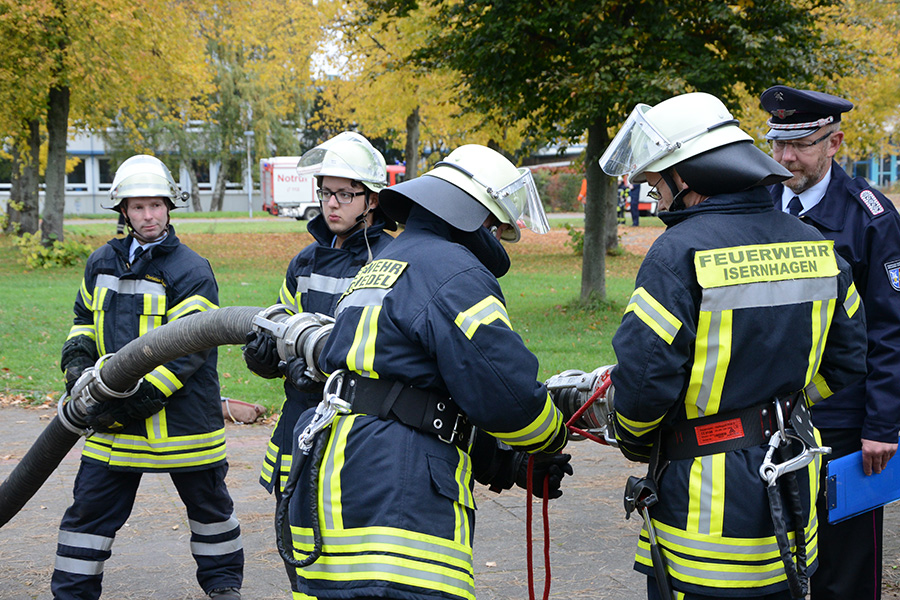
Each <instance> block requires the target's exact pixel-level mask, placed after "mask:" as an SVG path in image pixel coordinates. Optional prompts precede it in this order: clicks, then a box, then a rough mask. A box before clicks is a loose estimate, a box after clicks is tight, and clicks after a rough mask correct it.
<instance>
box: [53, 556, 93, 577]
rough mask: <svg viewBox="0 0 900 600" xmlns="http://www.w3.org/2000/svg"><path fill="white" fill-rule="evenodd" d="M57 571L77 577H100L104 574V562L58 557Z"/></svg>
mask: <svg viewBox="0 0 900 600" xmlns="http://www.w3.org/2000/svg"><path fill="white" fill-rule="evenodd" d="M56 570H57V571H63V572H65V573H74V574H75V575H99V574H100V573H102V572H103V561H102V560H81V559H79V558H69V557H68V556H57V557H56Z"/></svg>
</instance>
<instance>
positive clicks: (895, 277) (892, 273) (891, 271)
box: [884, 260, 900, 292]
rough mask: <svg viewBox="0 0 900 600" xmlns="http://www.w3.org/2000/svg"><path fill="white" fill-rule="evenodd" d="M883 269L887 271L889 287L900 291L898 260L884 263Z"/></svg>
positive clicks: (899, 262)
mask: <svg viewBox="0 0 900 600" xmlns="http://www.w3.org/2000/svg"><path fill="white" fill-rule="evenodd" d="M884 270H885V271H887V275H888V280H889V281H890V282H891V287H892V288H894V289H895V290H897V291H898V292H900V260H895V261H894V262H890V263H885V264H884Z"/></svg>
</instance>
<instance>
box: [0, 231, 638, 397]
mask: <svg viewBox="0 0 900 600" xmlns="http://www.w3.org/2000/svg"><path fill="white" fill-rule="evenodd" d="M273 222H274V224H275V225H276V226H279V227H281V226H282V224H286V225H289V226H290V227H289V228H285V229H284V230H276V231H272V232H263V231H260V227H258V223H256V222H255V221H254V222H240V223H238V222H234V223H216V224H215V225H219V226H220V227H218V228H217V229H216V231H215V232H209V231H204V230H202V229H200V230H198V231H193V230H190V228H189V227H178V232H179V237H180V238H181V239H182V241H183V242H184V243H186V244H187V245H189V246H190V247H191V248H193V249H194V250H196V251H197V252H198V253H200V254H201V255H202V256H205V257H207V258H208V259H209V261H210V264H211V265H212V267H213V270H214V272H215V273H216V277H217V280H218V283H219V300H220V305H221V306H269V305H271V304H274V303H275V302H276V300H277V294H278V290H279V289H280V287H281V284H282V281H283V278H284V272H285V269H286V268H287V264H288V262H289V261H290V259H291V258H292V257H293V256H294V255H295V254H296V253H297V252H298V251H299V250H300V249H301V248H303V247H304V246H305V245H307V244H309V243H310V242H311V241H312V238H311V236H309V234H308V233H306V231H305V226H303V225H305V224H303V223H295V222H294V221H290V220H287V219H281V220H274V219H273ZM110 225H112V227H110ZM196 225H197V226H198V227H201V228H202V227H203V226H208V225H211V224H204V223H197V224H196ZM226 225H227V227H225V226H226ZM298 225H300V226H301V227H299V228H298V227H297V226H298ZM79 227H80V226H79ZM85 227H88V226H85ZM89 227H94V226H93V225H91V226H89ZM98 227H100V228H101V231H100V233H97V234H95V235H92V236H89V237H87V238H86V240H87V241H88V243H90V244H91V245H92V247H93V248H97V247H99V246H100V245H102V244H104V243H106V241H107V240H108V239H109V237H110V236H111V232H110V231H109V230H110V229H112V230H113V231H114V227H115V225H114V223H111V224H100V225H98ZM565 236H566V234H565V231H564V230H560V231H558V232H557V236H556V239H555V241H554V240H553V239H551V240H550V241H548V242H542V243H535V242H534V241H533V240H534V239H535V238H529V239H528V240H526V243H521V244H512V245H509V246H507V248H508V249H509V252H510V256H511V259H512V269H511V270H510V272H509V273H508V274H507V275H506V276H504V277H503V278H502V279H501V280H500V283H501V286H502V287H503V291H504V294H505V298H506V302H507V306H508V310H509V314H510V318H511V320H512V324H513V327H514V328H515V330H516V331H517V332H518V333H519V335H520V336H522V338H523V340H524V341H525V343H526V344H527V345H528V347H529V348H530V349H531V350H532V351H533V352H534V353H535V354H536V355H537V357H538V359H539V361H540V374H539V377H540V378H541V379H546V378H547V377H549V376H551V375H553V374H554V373H558V372H560V371H562V370H565V369H582V370H585V371H589V370H592V369H595V368H596V367H599V366H602V365H605V364H612V363H613V362H614V361H615V358H614V355H613V352H612V348H611V345H610V341H611V339H612V335H613V333H615V330H616V328H617V327H618V324H619V322H620V320H621V315H622V311H623V310H624V307H625V304H626V303H627V301H628V298H629V296H630V295H631V291H632V289H633V284H634V277H635V274H636V272H637V267H638V266H639V265H640V261H641V259H640V257H636V256H634V255H630V254H624V255H622V256H614V257H607V259H606V261H607V263H606V264H607V270H608V276H607V281H606V285H607V300H606V301H605V302H603V303H600V304H599V305H597V306H593V307H587V308H585V307H581V306H579V304H578V303H577V298H578V297H579V294H580V290H581V258H580V257H577V256H574V255H573V254H572V252H571V250H570V249H569V248H566V247H565V246H564V238H565ZM536 237H537V236H536ZM541 237H546V238H552V237H553V235H552V234H548V235H547V236H541ZM17 254H18V250H17V249H16V248H15V246H14V244H13V241H12V239H11V238H9V237H7V236H0V280H2V281H3V283H4V285H2V286H0V392H5V393H7V394H10V393H16V394H22V393H33V394H34V395H35V397H36V398H37V397H42V396H46V395H47V394H50V395H51V396H54V397H55V398H58V397H59V393H60V392H61V391H62V390H63V376H62V373H61V372H60V370H59V353H60V349H61V348H62V345H63V342H64V341H65V338H66V336H67V335H68V331H69V328H70V327H71V325H72V318H73V314H72V305H73V303H74V301H75V295H76V293H77V290H78V287H79V286H80V284H81V278H82V275H83V268H84V264H83V263H82V264H80V265H78V266H73V267H63V268H59V269H53V270H49V271H47V270H30V269H28V268H26V267H25V266H23V265H22V264H20V263H19V262H18V261H17V260H16V259H17ZM219 377H220V382H221V385H222V395H223V396H228V397H231V398H236V399H239V400H244V401H247V402H254V403H260V404H263V405H265V406H266V407H268V408H269V409H270V410H277V409H278V407H279V406H280V404H281V401H282V399H283V396H284V391H283V387H282V385H283V384H282V381H281V380H266V379H262V378H260V377H257V376H256V375H253V374H252V373H250V372H249V371H248V370H247V368H246V367H245V365H244V362H243V360H242V358H241V351H240V347H238V346H226V347H221V348H219Z"/></svg>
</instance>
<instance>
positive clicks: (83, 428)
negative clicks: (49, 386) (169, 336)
mask: <svg viewBox="0 0 900 600" xmlns="http://www.w3.org/2000/svg"><path fill="white" fill-rule="evenodd" d="M110 356H113V355H112V354H104V355H103V356H101V357H100V358H99V359H98V360H97V362H96V363H95V364H94V366H93V367H88V368H87V369H85V370H84V372H82V373H81V375H80V376H79V377H78V380H77V381H76V382H75V385H74V386H72V393H71V394H63V396H62V398H60V399H59V404H57V406H56V414H57V415H58V416H59V420H60V422H61V423H62V424H63V426H64V427H65V428H66V429H68V430H69V431H71V432H72V433H75V434H77V435H84V436H90V435H93V433H94V430H93V429H91V428H90V427H88V426H87V423H85V417H86V416H87V414H88V411H89V410H90V409H91V407H93V406H96V405H97V404H100V403H101V402H106V401H108V400H115V399H121V398H127V397H128V396H131V395H132V394H134V393H135V392H137V391H138V388H140V386H141V382H142V381H143V379H138V380H137V382H135V384H134V386H133V387H132V388H131V389H129V390H126V391H124V392H117V391H115V390H114V389H112V388H110V387H109V386H108V385H106V383H104V382H103V378H102V377H101V376H100V367H101V366H102V365H103V363H104V362H105V361H106V359H108V358H109V357H110Z"/></svg>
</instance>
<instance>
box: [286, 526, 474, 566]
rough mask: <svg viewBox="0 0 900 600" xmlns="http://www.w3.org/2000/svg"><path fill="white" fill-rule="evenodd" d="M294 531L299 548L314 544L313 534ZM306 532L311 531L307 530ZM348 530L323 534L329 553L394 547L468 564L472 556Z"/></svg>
mask: <svg viewBox="0 0 900 600" xmlns="http://www.w3.org/2000/svg"><path fill="white" fill-rule="evenodd" d="M292 530H293V539H294V541H295V542H296V543H297V546H299V547H302V546H304V545H306V546H311V545H312V544H313V536H312V534H301V533H297V529H296V528H292ZM305 531H309V529H306V530H305ZM347 531H348V530H344V531H343V532H342V533H343V535H340V536H334V537H332V536H330V535H328V531H327V530H325V531H323V532H322V535H323V536H324V538H325V539H323V543H324V544H325V545H327V546H328V548H329V551H334V552H344V553H349V552H359V551H360V549H361V548H371V547H373V546H380V547H382V548H385V549H386V548H387V547H393V548H394V549H393V550H392V551H393V552H397V553H398V554H400V553H402V552H403V551H402V548H408V549H409V550H410V552H409V553H408V554H409V555H410V556H427V555H430V554H433V555H434V556H435V559H437V558H438V557H441V556H442V557H445V558H446V559H447V560H448V561H462V562H468V561H469V558H470V555H469V553H467V552H465V551H463V550H454V549H453V548H449V547H447V546H444V545H441V544H430V543H428V542H427V541H425V540H423V539H412V538H408V537H403V536H399V535H390V534H387V533H361V534H359V535H346V532H347Z"/></svg>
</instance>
